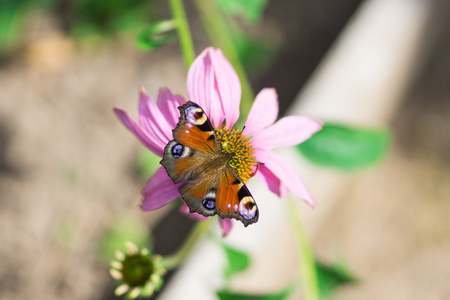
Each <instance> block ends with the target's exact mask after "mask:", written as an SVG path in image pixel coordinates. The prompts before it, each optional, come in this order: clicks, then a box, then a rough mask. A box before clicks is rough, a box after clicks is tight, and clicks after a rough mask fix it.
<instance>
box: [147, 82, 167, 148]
mask: <svg viewBox="0 0 450 300" xmlns="http://www.w3.org/2000/svg"><path fill="white" fill-rule="evenodd" d="M138 112H139V114H138V117H139V124H140V125H141V127H142V128H143V129H144V130H145V131H146V132H148V134H151V135H152V136H153V137H154V139H156V140H158V141H159V142H160V143H162V144H164V145H167V143H168V142H169V141H170V140H172V139H173V136H172V129H173V127H171V126H170V125H169V123H168V122H167V119H166V117H165V116H164V115H163V114H162V113H161V110H160V109H159V107H158V105H157V104H156V103H155V102H154V101H153V99H152V98H150V96H149V95H147V93H146V92H145V90H144V89H143V88H142V87H141V88H140V89H139V103H138Z"/></svg>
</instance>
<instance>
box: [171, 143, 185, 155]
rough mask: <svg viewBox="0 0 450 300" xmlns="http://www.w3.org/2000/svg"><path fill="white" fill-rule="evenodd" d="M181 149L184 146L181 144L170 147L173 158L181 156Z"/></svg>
mask: <svg viewBox="0 0 450 300" xmlns="http://www.w3.org/2000/svg"><path fill="white" fill-rule="evenodd" d="M183 149H184V146H183V145H181V144H176V145H175V146H173V147H172V155H173V157H175V158H179V157H181V155H182V154H183Z"/></svg>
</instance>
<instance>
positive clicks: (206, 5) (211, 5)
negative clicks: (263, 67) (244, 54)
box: [195, 0, 255, 116]
mask: <svg viewBox="0 0 450 300" xmlns="http://www.w3.org/2000/svg"><path fill="white" fill-rule="evenodd" d="M195 4H196V7H197V10H198V11H199V13H200V18H201V20H202V23H203V27H204V28H205V30H206V32H207V34H208V36H209V39H210V40H211V42H212V44H213V45H215V46H216V47H219V48H220V49H221V50H222V51H223V53H224V55H225V56H226V57H227V59H228V60H229V61H230V63H231V64H232V65H233V67H234V69H235V70H236V73H237V74H238V76H239V80H240V82H241V88H242V98H241V108H240V109H241V116H247V115H248V113H249V112H250V108H251V107H252V103H253V100H254V99H255V94H254V93H253V90H252V87H251V85H250V82H249V80H248V77H247V74H246V73H245V70H244V67H243V65H242V63H241V60H240V58H239V55H238V52H237V50H236V48H235V46H234V43H233V39H232V36H231V33H230V30H229V27H228V25H227V22H226V20H225V18H224V16H223V15H222V13H221V11H220V9H219V8H218V7H217V4H216V1H211V0H196V1H195Z"/></svg>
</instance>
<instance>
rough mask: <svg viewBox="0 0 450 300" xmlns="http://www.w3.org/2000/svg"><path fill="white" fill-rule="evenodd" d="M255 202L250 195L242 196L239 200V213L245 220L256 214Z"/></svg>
mask: <svg viewBox="0 0 450 300" xmlns="http://www.w3.org/2000/svg"><path fill="white" fill-rule="evenodd" d="M256 212H257V209H256V204H255V200H253V198H252V197H244V198H242V200H241V202H239V214H240V215H241V216H242V217H243V218H244V219H246V220H251V219H253V218H255V216H256Z"/></svg>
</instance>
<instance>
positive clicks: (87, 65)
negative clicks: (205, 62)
mask: <svg viewBox="0 0 450 300" xmlns="http://www.w3.org/2000/svg"><path fill="white" fill-rule="evenodd" d="M412 1H413V0H412ZM361 2H362V1H360V0H342V1H339V2H337V1H332V0H320V1H313V0H301V1H289V0H278V1H268V2H267V6H266V7H265V9H264V10H263V12H262V15H261V18H260V19H258V18H257V17H255V16H248V15H240V16H237V17H236V18H235V19H234V20H235V22H236V25H238V26H239V28H240V31H239V35H237V38H236V40H237V41H236V43H237V45H239V47H238V48H239V51H240V55H241V57H242V58H243V62H244V65H245V67H246V68H247V72H248V75H249V78H250V81H251V84H252V87H253V89H254V90H255V91H259V90H260V89H261V88H263V87H275V88H276V89H277V92H278V96H279V100H280V106H281V113H283V112H285V111H286V109H287V108H288V106H289V104H290V103H291V101H293V100H294V98H295V97H296V95H297V94H298V92H299V91H300V90H301V89H302V86H303V85H304V84H305V82H306V81H307V80H308V78H309V76H310V75H311V73H312V72H313V71H314V70H315V68H316V67H317V65H318V63H319V62H320V61H321V59H322V58H323V56H324V55H325V53H326V52H327V50H328V49H329V48H330V46H331V45H332V44H333V42H334V41H335V39H336V38H337V36H338V35H339V33H340V32H341V30H342V28H343V27H344V26H345V24H346V23H347V22H348V20H349V19H350V18H351V16H352V15H353V13H354V12H355V11H356V10H357V8H358V7H359V6H360V5H361ZM423 2H425V3H427V5H429V6H430V7H431V16H430V17H429V20H428V22H427V25H426V29H425V34H424V38H423V42H422V43H421V46H420V55H419V59H418V61H417V65H416V66H415V68H414V70H415V72H414V74H412V76H411V77H412V81H411V82H410V84H409V85H408V86H409V88H408V90H407V92H406V93H405V94H404V96H403V100H402V102H401V105H400V107H399V108H398V109H397V111H396V112H395V114H394V115H395V117H394V118H393V120H392V121H391V122H390V124H389V128H390V130H391V131H392V136H393V138H392V146H391V149H390V151H389V153H388V155H387V157H386V159H385V160H384V161H383V162H382V163H381V164H380V165H378V166H375V167H372V168H370V169H367V170H359V171H357V172H356V173H346V174H345V176H348V177H350V178H351V179H352V186H351V188H349V189H348V191H347V192H346V197H345V199H342V200H341V201H340V202H339V203H340V204H339V206H338V207H336V209H335V210H333V212H332V213H330V214H329V218H328V219H327V221H326V222H324V223H323V224H322V225H321V228H320V229H319V230H318V233H317V234H316V235H315V236H314V237H313V245H314V249H315V251H316V253H317V255H318V256H319V257H323V258H325V259H326V258H332V257H335V256H344V257H345V261H346V263H347V264H348V266H349V267H350V269H351V270H352V273H353V275H354V276H355V277H356V279H357V281H356V282H355V283H353V284H350V285H346V286H344V287H342V288H340V289H339V290H337V291H336V293H334V294H333V295H332V296H331V299H361V298H366V299H367V298H368V299H411V298H413V299H448V298H450V287H449V286H448V283H447V281H448V278H449V277H450V238H449V237H450V224H449V221H448V215H449V212H450V169H449V167H450V159H449V158H450V156H449V153H450V136H449V132H450V131H449V128H450V102H449V100H448V98H449V96H450V85H449V84H448V80H449V78H450V26H449V25H450V24H449V16H450V2H449V1H445V0H436V1H423ZM185 5H186V11H187V14H188V19H189V22H190V25H191V29H192V33H193V39H194V44H195V48H196V51H197V53H200V51H202V49H204V48H205V47H207V46H209V45H210V42H209V40H208V38H207V36H206V34H205V32H204V31H203V29H202V26H201V24H200V21H199V16H198V12H197V11H196V10H195V7H193V6H192V5H191V3H189V2H188V1H186V3H185ZM167 18H170V12H169V10H168V7H167V3H166V1H162V0H161V1H159V0H158V1H156V0H155V1H141V0H133V1H130V0H128V1H125V0H124V1H115V2H111V3H109V2H105V1H88V0H85V1H72V0H60V1H57V0H53V1H52V0H47V1H29V0H28V1H27V0H2V1H1V2H0V298H1V299H27V298H33V299H50V300H51V299H61V298H63V299H114V298H116V297H115V296H114V295H113V291H114V288H115V283H114V281H113V280H112V279H111V278H110V275H109V273H108V270H109V265H108V260H107V259H105V257H106V258H107V256H108V254H105V253H108V251H110V249H109V248H108V240H107V239H106V238H105V237H107V236H108V234H110V233H111V231H114V226H116V225H117V224H121V223H126V224H129V223H133V222H135V223H137V224H134V225H133V226H134V227H131V228H133V230H132V231H133V234H135V235H136V238H137V239H139V238H142V236H143V235H145V234H146V233H145V232H146V231H145V230H147V229H148V228H150V229H152V231H153V234H154V245H155V251H156V252H158V253H161V254H168V253H171V252H172V251H174V250H175V249H176V247H177V245H179V244H180V242H181V241H182V239H183V237H184V236H186V234H187V232H188V230H189V228H190V225H192V221H191V220H189V218H187V217H185V216H183V215H180V214H179V213H178V211H177V209H176V208H175V206H173V205H168V206H166V207H164V208H163V209H161V210H159V211H156V212H149V213H142V212H141V211H140V210H139V209H138V207H137V204H138V201H139V199H140V195H139V192H140V190H141V189H142V187H144V185H145V183H146V180H147V178H148V177H149V173H150V172H151V170H148V169H142V168H139V167H138V166H139V165H142V164H143V163H142V160H145V158H143V154H142V153H143V146H141V145H140V144H139V142H138V141H137V140H136V139H135V138H134V137H133V136H132V135H131V134H130V133H129V132H128V131H127V130H125V129H124V127H123V126H122V125H121V124H120V123H119V122H118V120H117V119H116V118H115V116H114V115H113V113H112V107H113V106H119V107H121V108H124V109H125V110H127V111H128V112H130V114H131V115H132V116H136V113H135V112H136V111H137V109H136V108H137V94H138V88H139V86H140V85H143V86H144V87H145V89H146V90H147V92H148V93H149V94H150V95H151V96H152V97H154V98H156V94H157V91H158V89H159V88H161V87H168V88H170V89H171V91H173V92H174V93H179V94H182V95H186V87H185V80H186V75H185V74H186V71H185V69H184V62H183V60H182V55H181V52H180V50H179V44H178V42H177V41H174V42H172V43H168V44H167V45H164V46H162V47H161V48H158V49H156V50H154V51H151V52H150V51H145V50H143V49H142V48H145V47H144V46H142V45H140V46H139V45H136V37H137V36H138V35H139V34H140V33H141V32H142V31H143V30H144V29H145V28H146V27H147V26H149V24H150V23H152V22H155V21H157V20H161V19H167ZM144 164H145V163H144ZM316 200H317V201H318V202H319V203H321V200H320V199H316ZM325 205H326V203H321V206H325ZM317 209H320V207H319V208H317ZM130 226H131V225H130ZM136 228H144V229H142V232H141V231H139V230H138V229H136ZM126 234H127V235H130V234H131V233H129V232H127V233H126ZM105 249H106V250H105ZM169 281H170V279H169Z"/></svg>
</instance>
